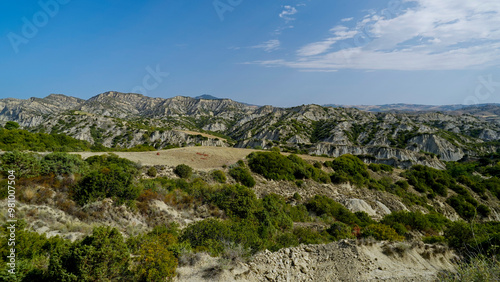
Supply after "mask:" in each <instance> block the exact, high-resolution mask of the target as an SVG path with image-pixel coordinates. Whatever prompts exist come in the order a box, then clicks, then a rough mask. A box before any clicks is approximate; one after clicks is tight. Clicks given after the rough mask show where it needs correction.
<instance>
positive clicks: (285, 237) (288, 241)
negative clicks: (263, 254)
mask: <svg viewBox="0 0 500 282" xmlns="http://www.w3.org/2000/svg"><path fill="white" fill-rule="evenodd" d="M299 244H300V243H299V239H297V236H295V234H293V232H286V233H282V234H280V235H278V236H277V237H276V243H275V244H273V245H272V246H271V248H270V250H271V251H272V252H275V251H278V250H279V249H282V248H290V247H296V246H298V245H299Z"/></svg>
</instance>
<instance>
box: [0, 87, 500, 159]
mask: <svg viewBox="0 0 500 282" xmlns="http://www.w3.org/2000/svg"><path fill="white" fill-rule="evenodd" d="M485 107H488V113H490V116H489V118H485V117H484V116H483V114H484V111H480V110H478V109H477V107H476V108H471V110H470V114H469V113H467V112H466V111H465V110H464V109H466V108H463V107H450V108H449V111H447V112H445V113H443V112H437V111H435V112H433V111H426V112H413V111H412V112H398V113H395V112H368V111H362V110H359V109H355V108H342V107H323V106H318V105H302V106H297V107H292V108H279V107H272V106H262V107H259V106H252V105H247V104H244V103H239V102H235V101H232V100H230V99H212V98H210V99H203V98H190V97H182V96H177V97H173V98H169V99H163V98H151V97H146V96H143V95H140V94H131V93H119V92H114V91H111V92H106V93H103V94H100V95H97V96H94V97H92V98H90V99H88V100H83V99H78V98H74V97H68V96H65V95H55V94H52V95H49V96H47V97H45V98H43V99H40V98H30V99H27V100H19V99H12V98H8V99H1V100H0V121H1V122H3V123H5V122H7V121H16V122H18V123H20V124H21V125H22V126H23V127H24V128H27V129H29V130H32V131H36V132H47V133H64V134H67V135H70V136H73V137H75V138H77V139H81V140H86V141H88V142H90V143H91V144H102V145H104V146H106V147H124V148H130V147H133V146H136V145H142V144H146V145H151V146H154V147H156V148H165V147H169V146H194V145H205V146H235V147H239V148H246V147H252V148H264V149H269V148H271V147H274V146H280V147H281V148H283V149H284V150H288V151H291V152H300V153H309V154H317V155H323V154H324V155H328V156H339V155H341V154H347V153H350V154H355V155H362V156H363V157H364V160H365V161H366V162H378V163H387V164H391V165H395V166H399V167H402V168H407V167H409V166H411V165H414V164H423V165H427V166H431V167H435V168H443V167H444V164H443V162H442V161H456V160H459V159H461V158H463V157H465V156H476V155H482V154H487V153H492V152H496V151H497V149H498V146H499V145H498V144H499V143H498V141H499V139H500V125H499V124H498V123H496V122H495V121H494V120H493V119H491V113H496V111H495V110H494V109H492V108H491V107H494V106H493V105H489V106H485ZM457 111H458V112H457ZM498 112H500V111H498ZM182 130H191V131H196V132H207V133H213V134H215V135H216V136H211V137H203V136H201V137H200V136H197V134H185V133H182V132H181V131H182Z"/></svg>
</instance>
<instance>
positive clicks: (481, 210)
mask: <svg viewBox="0 0 500 282" xmlns="http://www.w3.org/2000/svg"><path fill="white" fill-rule="evenodd" d="M476 210H477V213H478V214H479V215H481V216H482V217H488V216H489V215H490V214H491V210H490V208H489V207H487V206H485V205H483V204H481V205H479V206H477V209H476Z"/></svg>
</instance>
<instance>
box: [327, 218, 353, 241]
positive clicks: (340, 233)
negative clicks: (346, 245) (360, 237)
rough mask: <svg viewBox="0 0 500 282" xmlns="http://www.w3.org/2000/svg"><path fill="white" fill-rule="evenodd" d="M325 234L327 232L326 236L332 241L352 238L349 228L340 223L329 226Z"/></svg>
mask: <svg viewBox="0 0 500 282" xmlns="http://www.w3.org/2000/svg"><path fill="white" fill-rule="evenodd" d="M326 232H328V234H330V235H331V236H332V239H333V240H334V241H337V240H340V239H348V238H354V235H353V234H352V230H351V227H350V226H349V225H347V224H345V223H342V222H334V223H333V224H332V225H330V227H329V228H328V229H327V230H326Z"/></svg>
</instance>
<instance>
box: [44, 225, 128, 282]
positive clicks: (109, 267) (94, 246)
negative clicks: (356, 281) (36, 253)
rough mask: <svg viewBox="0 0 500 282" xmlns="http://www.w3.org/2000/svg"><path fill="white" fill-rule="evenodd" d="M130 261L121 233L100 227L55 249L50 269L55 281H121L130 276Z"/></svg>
mask: <svg viewBox="0 0 500 282" xmlns="http://www.w3.org/2000/svg"><path fill="white" fill-rule="evenodd" d="M129 261H130V253H129V251H128V249H127V246H126V244H125V242H124V241H123V237H122V235H121V234H120V232H119V231H118V230H117V229H111V228H109V227H97V228H95V229H94V231H93V232H92V235H90V236H87V237H85V238H84V239H83V240H82V241H77V242H75V243H73V244H72V245H71V246H70V247H69V248H67V249H65V248H60V249H57V250H55V251H54V252H53V253H52V255H51V256H50V264H49V270H48V272H49V277H50V279H51V280H53V281H118V280H123V279H124V278H126V277H127V276H128V275H129V274H128V267H129Z"/></svg>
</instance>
